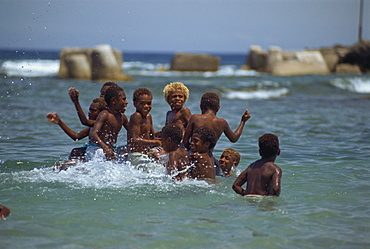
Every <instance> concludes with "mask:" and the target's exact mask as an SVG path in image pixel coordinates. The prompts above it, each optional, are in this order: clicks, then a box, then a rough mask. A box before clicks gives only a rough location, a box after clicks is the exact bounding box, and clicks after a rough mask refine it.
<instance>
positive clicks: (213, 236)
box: [0, 51, 370, 248]
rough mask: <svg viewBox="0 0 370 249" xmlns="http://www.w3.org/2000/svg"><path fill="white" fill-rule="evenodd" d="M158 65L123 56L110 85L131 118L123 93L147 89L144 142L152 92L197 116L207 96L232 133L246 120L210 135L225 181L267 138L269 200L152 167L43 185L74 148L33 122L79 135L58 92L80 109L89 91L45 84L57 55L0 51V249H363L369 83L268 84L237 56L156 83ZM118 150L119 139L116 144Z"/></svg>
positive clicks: (226, 183) (364, 79)
mask: <svg viewBox="0 0 370 249" xmlns="http://www.w3.org/2000/svg"><path fill="white" fill-rule="evenodd" d="M170 59H171V55H170V54H135V53H131V54H129V53H128V54H124V60H125V62H124V63H123V65H122V66H123V68H124V70H125V73H126V74H128V75H130V76H132V77H133V78H135V79H136V81H135V82H117V83H118V84H119V85H120V86H122V87H123V88H124V89H125V92H126V94H127V96H128V99H129V100H130V101H129V106H128V108H127V111H126V114H127V116H129V115H131V114H132V113H133V112H134V107H133V105H132V101H131V98H132V93H133V92H134V90H135V89H136V88H138V87H147V88H149V89H150V90H151V91H152V92H153V95H154V100H153V109H152V111H151V113H152V115H153V120H154V126H155V129H156V130H160V129H161V127H162V126H163V125H164V122H165V114H166V112H167V111H168V110H169V106H168V104H167V103H166V102H165V101H164V99H163V92H162V90H163V87H164V86H165V85H166V84H168V83H169V82H173V81H181V82H183V83H184V84H186V85H187V86H188V88H189V90H190V98H189V100H188V102H186V106H187V107H188V108H190V110H191V112H192V113H194V114H195V113H200V109H199V101H200V97H201V96H202V94H203V93H205V92H207V91H213V92H217V93H218V94H219V95H220V97H221V109H220V111H219V113H218V116H220V117H223V118H225V119H226V120H227V121H228V122H229V124H230V126H231V128H232V129H233V130H234V129H236V127H237V125H238V124H239V122H240V118H241V115H242V114H243V112H244V110H245V109H249V110H250V112H251V115H252V118H251V119H250V120H249V121H248V122H247V123H246V125H245V128H244V131H243V135H242V136H241V138H240V139H239V141H238V142H237V143H234V144H233V143H230V142H229V141H228V140H227V138H226V137H225V136H224V135H223V136H221V138H220V140H219V142H218V144H217V146H216V148H215V156H216V157H219V156H220V155H221V152H222V150H223V149H225V148H228V147H232V148H235V149H237V150H238V151H239V152H240V153H241V155H242V160H241V162H240V164H239V166H238V168H237V170H236V172H235V174H236V175H237V174H239V173H240V172H241V171H242V170H244V169H245V168H246V167H247V166H248V164H249V163H251V162H253V161H254V160H257V159H258V158H259V155H258V146H257V140H258V137H259V136H261V135H262V134H264V133H267V132H271V133H274V134H276V135H278V136H279V138H280V146H281V150H282V151H281V155H280V156H279V157H278V158H277V160H276V164H277V165H279V166H280V167H281V168H282V169H283V177H282V191H281V195H280V196H279V197H262V198H245V197H241V196H239V195H237V194H235V193H234V192H233V190H232V189H231V185H232V183H233V181H234V180H235V176H234V177H218V178H217V180H218V182H217V183H216V184H208V183H206V182H203V181H194V180H186V181H184V182H174V181H172V180H171V179H170V178H169V177H168V176H166V175H165V174H164V170H163V168H157V169H154V170H151V171H149V172H144V171H141V170H138V169H136V168H134V167H132V166H131V165H130V164H129V163H127V164H117V163H111V162H105V163H103V162H100V163H99V162H91V163H86V164H80V165H77V166H76V167H74V168H70V169H69V170H67V171H63V172H60V173H56V172H54V171H53V170H52V166H53V165H54V164H55V163H56V162H59V161H63V160H66V159H67V157H68V154H69V152H70V151H71V149H72V148H74V147H79V146H82V145H83V144H84V143H85V142H86V139H85V140H82V141H77V142H74V141H72V140H71V139H70V138H69V137H68V136H67V135H66V134H64V132H63V131H62V130H61V129H60V128H59V127H58V126H57V125H54V124H52V123H50V122H49V121H47V120H46V118H45V115H46V113H48V112H57V113H58V114H59V115H60V116H61V118H62V120H63V121H64V122H65V123H66V124H67V125H68V126H70V127H71V128H72V129H73V130H75V131H79V130H82V129H83V128H84V127H83V126H82V125H81V124H80V123H79V120H78V117H77V115H76V112H75V110H74V106H73V104H72V102H71V101H70V99H69V96H68V88H69V87H76V88H77V89H78V90H79V92H80V102H81V105H82V107H83V108H84V110H86V112H87V109H88V106H89V105H90V102H91V100H92V99H93V98H95V97H97V96H98V95H99V90H100V87H101V83H99V82H93V81H86V80H73V79H59V78H57V77H56V74H57V71H58V67H59V61H58V53H57V52H50V53H46V52H45V53H41V52H32V51H13V52H9V51H2V52H1V53H0V184H1V188H0V204H2V205H5V206H7V207H8V208H10V209H11V212H12V213H11V215H10V216H9V217H8V218H7V220H4V221H0V248H242V247H244V248H369V247H370V209H369V204H370V181H369V179H370V169H369V166H370V165H369V159H370V143H369V141H370V111H369V107H370V76H369V75H362V76H358V75H346V76H338V75H311V76H294V77H276V76H270V75H265V74H258V73H256V72H253V71H243V70H240V69H239V68H240V66H241V65H242V64H244V62H245V61H246V56H245V55H221V59H222V61H221V63H222V65H221V67H220V70H219V71H218V72H215V73H179V72H160V71H157V69H159V68H163V67H164V68H168V67H169V62H170ZM125 143H126V134H125V131H124V130H122V132H121V134H120V136H119V144H125Z"/></svg>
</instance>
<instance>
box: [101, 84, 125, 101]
mask: <svg viewBox="0 0 370 249" xmlns="http://www.w3.org/2000/svg"><path fill="white" fill-rule="evenodd" d="M120 92H125V91H124V90H123V88H122V87H120V86H118V85H117V84H115V85H112V86H110V87H109V88H108V89H107V91H106V92H105V94H104V99H105V102H107V105H109V104H110V102H111V99H112V98H113V97H114V98H117V97H118V96H119V93H120Z"/></svg>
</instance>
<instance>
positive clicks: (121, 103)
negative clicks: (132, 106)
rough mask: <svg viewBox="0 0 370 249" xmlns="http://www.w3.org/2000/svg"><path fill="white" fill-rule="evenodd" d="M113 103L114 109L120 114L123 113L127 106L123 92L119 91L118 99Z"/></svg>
mask: <svg viewBox="0 0 370 249" xmlns="http://www.w3.org/2000/svg"><path fill="white" fill-rule="evenodd" d="M115 101H116V105H117V107H116V109H117V110H118V111H120V112H121V113H125V111H126V107H127V104H128V102H127V100H126V94H125V92H123V91H120V92H119V95H118V97H117V98H115Z"/></svg>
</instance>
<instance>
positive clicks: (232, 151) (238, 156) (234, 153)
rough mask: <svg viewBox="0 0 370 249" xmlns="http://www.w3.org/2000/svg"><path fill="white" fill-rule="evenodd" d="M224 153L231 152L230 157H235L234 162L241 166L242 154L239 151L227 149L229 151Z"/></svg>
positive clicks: (225, 150)
mask: <svg viewBox="0 0 370 249" xmlns="http://www.w3.org/2000/svg"><path fill="white" fill-rule="evenodd" d="M223 152H229V153H230V155H232V156H233V158H234V162H235V163H236V165H238V164H239V162H240V158H241V156H240V153H239V152H238V151H237V150H234V149H232V148H227V149H224V151H223Z"/></svg>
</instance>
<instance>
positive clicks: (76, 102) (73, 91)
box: [68, 86, 128, 130]
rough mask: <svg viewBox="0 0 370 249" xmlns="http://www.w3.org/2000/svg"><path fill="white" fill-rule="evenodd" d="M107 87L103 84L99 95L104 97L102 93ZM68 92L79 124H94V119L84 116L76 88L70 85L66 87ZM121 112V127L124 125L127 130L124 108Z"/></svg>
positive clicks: (91, 125)
mask: <svg viewBox="0 0 370 249" xmlns="http://www.w3.org/2000/svg"><path fill="white" fill-rule="evenodd" d="M108 88H109V86H105V87H103V88H102V89H101V90H100V97H102V98H104V94H105V92H106V91H107V89H108ZM68 94H69V97H70V98H71V100H72V102H73V104H74V105H75V108H76V111H77V115H78V117H79V119H80V121H81V124H83V125H86V126H90V127H93V126H94V124H95V120H93V119H90V118H89V119H87V118H86V115H85V113H84V111H83V110H82V108H81V105H80V102H79V100H78V98H79V92H78V90H77V89H76V88H74V87H70V88H69V89H68ZM121 112H122V114H123V115H122V119H123V127H125V129H126V130H127V129H128V118H127V117H126V115H124V113H125V110H122V111H121Z"/></svg>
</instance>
